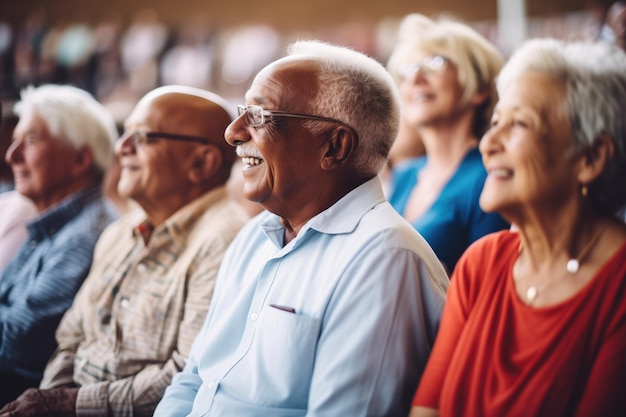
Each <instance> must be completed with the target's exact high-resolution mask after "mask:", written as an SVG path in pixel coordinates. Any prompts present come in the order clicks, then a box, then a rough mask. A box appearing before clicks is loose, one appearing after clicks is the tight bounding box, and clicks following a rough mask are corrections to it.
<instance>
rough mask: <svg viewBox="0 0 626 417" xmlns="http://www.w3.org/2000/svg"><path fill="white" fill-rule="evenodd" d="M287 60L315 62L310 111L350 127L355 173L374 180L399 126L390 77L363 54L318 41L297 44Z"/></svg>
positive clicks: (393, 85)
mask: <svg viewBox="0 0 626 417" xmlns="http://www.w3.org/2000/svg"><path fill="white" fill-rule="evenodd" d="M288 55H289V57H294V56H297V57H303V58H308V59H313V60H315V61H317V62H319V65H320V74H319V78H318V82H319V89H318V93H317V96H316V97H315V98H314V100H313V103H311V106H312V108H311V110H312V111H314V112H315V113H316V114H318V115H320V116H325V117H332V118H335V119H338V120H341V121H343V122H344V123H346V124H347V125H349V126H351V127H352V128H353V129H354V130H355V131H356V133H357V135H358V137H359V146H358V148H357V154H356V157H355V169H356V170H357V172H359V173H360V174H363V175H376V174H377V173H378V172H379V171H380V170H381V169H382V167H383V166H384V164H385V162H386V161H387V157H388V154H389V149H390V148H391V145H392V144H393V141H394V140H395V137H396V135H397V132H398V126H399V114H400V95H399V93H398V90H397V87H396V85H395V82H394V80H393V78H392V77H391V75H390V74H389V73H388V72H387V70H386V69H385V67H384V66H383V65H381V64H380V63H379V62H377V61H376V60H374V59H373V58H371V57H368V56H367V55H365V54H363V53H360V52H357V51H354V50H352V49H349V48H346V47H342V46H337V45H331V44H328V43H325V42H321V41H314V40H301V41H297V42H295V43H293V44H291V45H290V46H289V48H288ZM289 57H287V58H283V59H289Z"/></svg>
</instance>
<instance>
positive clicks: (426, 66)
mask: <svg viewBox="0 0 626 417" xmlns="http://www.w3.org/2000/svg"><path fill="white" fill-rule="evenodd" d="M447 62H450V58H448V57H445V56H443V55H433V56H429V57H428V58H425V59H424V60H422V61H419V62H412V63H410V64H406V65H402V66H400V67H399V68H398V71H397V73H398V76H399V77H400V78H401V79H403V80H406V79H409V78H412V77H414V76H415V75H416V74H417V73H418V72H420V71H422V73H424V74H428V73H433V72H439V71H441V70H443V69H444V67H445V66H446V63H447Z"/></svg>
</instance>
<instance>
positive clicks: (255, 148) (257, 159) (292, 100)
mask: <svg viewBox="0 0 626 417" xmlns="http://www.w3.org/2000/svg"><path fill="white" fill-rule="evenodd" d="M316 74H317V72H316V69H315V64H314V63H313V62H311V61H306V60H287V61H281V62H280V63H278V64H273V65H270V66H268V67H266V68H265V69H264V70H262V71H261V72H260V73H259V74H258V75H257V76H256V78H255V79H254V81H253V83H252V86H251V87H250V89H249V90H248V92H247V93H246V104H248V105H257V106H260V107H262V108H263V109H265V110H270V111H271V110H278V111H286V112H293V113H305V114H308V113H310V111H309V109H308V103H310V101H311V100H312V99H313V98H314V97H315V95H316V91H317V77H316ZM245 119H246V117H245V115H241V116H240V117H238V118H237V119H236V120H235V121H233V122H232V123H231V124H230V126H229V127H228V128H227V129H226V134H225V136H226V141H227V142H228V143H230V144H231V145H233V146H236V147H237V154H238V155H239V156H240V157H241V158H242V161H243V181H244V184H243V194H244V196H245V197H246V198H247V199H249V200H251V201H254V202H258V203H261V204H262V205H263V206H264V207H265V208H266V209H268V210H269V211H272V212H274V213H276V212H281V211H283V210H285V207H286V206H289V205H292V206H296V207H297V206H298V205H299V204H302V202H303V201H306V200H310V199H311V198H312V196H313V195H314V194H313V188H314V187H315V186H316V185H318V184H317V183H316V179H315V178H316V175H318V174H319V173H320V172H321V169H320V164H319V161H320V158H321V155H322V152H323V151H322V149H321V144H322V143H323V142H322V139H320V137H319V136H318V137H315V136H313V135H312V134H311V133H310V132H309V131H308V130H307V129H305V128H304V127H303V123H305V121H306V119H295V118H280V117H278V118H275V119H274V120H273V121H271V122H268V123H266V124H265V125H263V126H259V127H251V126H248V125H247V123H246V120H245Z"/></svg>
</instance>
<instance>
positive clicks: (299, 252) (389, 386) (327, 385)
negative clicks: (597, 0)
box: [155, 177, 448, 417]
mask: <svg viewBox="0 0 626 417" xmlns="http://www.w3.org/2000/svg"><path fill="white" fill-rule="evenodd" d="M284 232H285V229H284V227H283V226H282V225H281V223H280V219H279V217H278V216H276V215H274V214H272V213H269V212H263V213H261V214H259V215H258V216H257V217H256V218H254V219H252V220H251V221H249V222H248V224H247V225H246V226H245V227H244V229H242V231H241V232H240V233H239V235H238V236H237V238H236V239H235V241H234V242H233V244H232V245H231V246H230V248H229V249H228V252H227V253H226V255H225V258H224V261H223V262H222V266H221V268H220V272H219V274H218V277H217V284H216V289H215V295H214V297H213V300H212V302H211V307H210V309H209V313H208V315H207V319H206V321H205V323H204V325H203V328H202V330H201V331H200V333H199V334H198V337H197V338H196V340H195V342H194V344H193V346H192V348H191V352H190V355H189V358H188V360H187V363H186V366H185V368H184V369H183V371H182V372H180V373H178V374H177V375H176V376H175V377H174V379H173V382H172V385H170V386H169V387H168V388H167V390H166V392H165V395H164V397H163V399H162V400H161V402H160V403H159V405H158V407H157V410H156V412H155V416H187V415H190V416H237V417H252V416H255V417H256V416H272V417H286V416H290V417H291V416H305V415H306V416H350V417H359V416H379V417H382V416H405V415H408V413H409V408H410V403H411V399H412V397H413V394H414V391H415V388H416V386H417V383H418V380H419V378H420V376H421V374H422V370H423V368H424V365H425V363H426V359H427V357H428V355H429V353H430V349H431V347H432V344H433V340H434V337H435V333H436V330H437V326H438V322H439V316H440V312H441V308H442V305H443V302H444V289H445V288H447V283H448V279H447V277H446V274H445V271H444V270H443V268H442V267H441V264H440V263H439V262H438V261H437V258H436V256H435V254H434V253H433V252H432V250H431V249H430V248H429V247H428V245H427V244H426V242H425V241H424V240H423V239H422V238H421V237H420V236H419V234H418V233H417V232H415V230H414V229H413V228H411V227H410V225H409V224H408V223H406V222H405V221H404V220H403V219H402V218H401V217H400V216H399V215H398V214H397V213H396V212H395V211H394V210H393V208H392V207H391V206H390V205H389V203H387V202H386V201H385V198H384V195H383V191H382V186H381V183H380V180H379V179H378V178H377V177H376V178H374V179H372V180H370V181H368V182H366V183H364V184H362V185H361V186H360V187H358V188H356V189H355V190H353V191H352V192H350V193H349V194H347V195H346V196H344V197H343V198H342V199H341V200H339V201H338V202H337V203H335V204H334V205H333V206H331V207H330V208H328V209H327V210H325V211H323V212H321V213H319V214H318V215H317V216H315V217H313V218H312V219H310V220H309V221H308V222H307V223H306V224H305V225H304V226H303V227H302V229H301V230H300V232H299V233H298V236H297V237H296V238H295V239H293V240H292V241H291V242H289V243H288V244H286V245H285V246H283V236H284Z"/></svg>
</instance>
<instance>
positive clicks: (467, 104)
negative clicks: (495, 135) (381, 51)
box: [388, 14, 508, 273]
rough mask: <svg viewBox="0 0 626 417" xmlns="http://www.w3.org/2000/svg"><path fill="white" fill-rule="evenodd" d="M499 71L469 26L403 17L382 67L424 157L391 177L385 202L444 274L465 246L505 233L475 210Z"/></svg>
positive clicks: (495, 57)
mask: <svg viewBox="0 0 626 417" xmlns="http://www.w3.org/2000/svg"><path fill="white" fill-rule="evenodd" d="M501 65H502V59H501V56H500V54H499V53H498V51H497V50H496V48H495V47H494V46H493V45H492V44H491V43H489V42H488V41H487V40H486V39H485V38H483V37H482V36H481V35H479V34H478V33H477V32H476V31H474V30H473V29H472V28H470V27H469V26H466V25H464V24H462V23H459V22H454V21H448V20H440V21H435V20H431V19H429V18H427V17H425V16H422V15H418V14H411V15H408V16H407V17H405V19H404V20H403V22H402V24H401V27H400V34H399V41H398V44H397V45H396V47H395V49H394V51H393V53H392V55H391V57H390V59H389V63H388V69H389V71H390V72H391V73H392V75H393V76H394V78H395V79H396V82H397V83H398V86H399V89H400V94H401V98H402V106H403V107H402V114H403V119H404V121H405V122H406V123H407V124H408V125H410V126H411V127H412V128H413V129H415V131H416V132H417V135H418V136H419V137H420V138H421V140H422V141H423V143H424V147H425V149H426V156H423V157H418V158H414V159H412V160H410V161H408V162H406V163H404V164H403V165H402V166H399V167H397V168H396V169H395V170H394V172H393V175H392V177H393V179H392V184H391V187H392V192H391V194H390V197H389V199H390V202H391V204H392V205H393V206H394V208H395V209H396V210H397V211H398V212H399V213H400V214H402V215H403V216H404V218H405V219H407V220H408V221H409V222H410V223H411V224H412V225H413V227H414V228H415V229H417V231H418V232H420V233H421V234H422V235H423V236H424V238H425V239H426V241H427V242H428V243H429V244H430V246H431V247H432V248H433V250H434V251H435V253H436V254H437V256H438V257H439V258H440V260H441V261H442V263H443V264H444V265H445V266H446V268H447V269H448V272H449V273H451V272H452V270H453V269H454V267H455V265H456V262H457V260H458V259H459V257H460V256H461V254H462V253H463V252H464V251H465V249H466V248H467V247H468V246H469V244H470V243H472V242H473V241H475V240H476V239H478V238H480V237H482V236H483V235H485V234H488V233H491V232H494V231H497V230H501V229H504V228H507V227H508V224H507V223H506V222H505V221H504V220H503V219H502V217H500V215H498V214H486V213H485V212H483V211H482V210H481V209H480V207H479V205H478V198H479V195H480V191H481V190H482V186H483V183H484V180H485V177H486V172H485V169H484V167H483V165H482V162H481V158H480V153H479V152H478V141H479V139H478V138H480V137H481V136H482V134H483V133H484V131H485V130H486V128H487V126H488V121H489V117H490V116H491V110H492V108H493V105H494V102H495V100H496V92H495V87H494V82H493V81H494V78H495V76H496V74H497V73H498V71H499V69H500V67H501Z"/></svg>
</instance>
